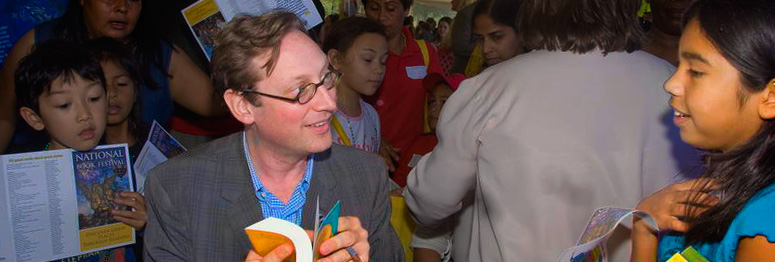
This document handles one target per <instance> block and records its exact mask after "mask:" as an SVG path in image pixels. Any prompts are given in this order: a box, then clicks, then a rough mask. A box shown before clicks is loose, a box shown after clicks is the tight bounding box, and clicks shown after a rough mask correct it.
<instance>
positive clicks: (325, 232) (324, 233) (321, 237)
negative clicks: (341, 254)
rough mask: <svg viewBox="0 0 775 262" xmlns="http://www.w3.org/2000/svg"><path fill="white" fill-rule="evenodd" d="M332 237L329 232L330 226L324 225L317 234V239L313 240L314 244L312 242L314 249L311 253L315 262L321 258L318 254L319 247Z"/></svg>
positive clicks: (331, 233)
mask: <svg viewBox="0 0 775 262" xmlns="http://www.w3.org/2000/svg"><path fill="white" fill-rule="evenodd" d="M333 236H334V234H333V232H331V225H325V226H323V227H322V228H320V232H318V238H317V239H315V242H313V243H314V244H315V247H314V248H313V253H314V254H315V255H314V256H313V260H314V261H317V260H318V259H320V258H321V257H322V255H321V254H320V245H321V244H323V242H326V240H328V239H329V238H331V237H333Z"/></svg>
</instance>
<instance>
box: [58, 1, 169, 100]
mask: <svg viewBox="0 0 775 262" xmlns="http://www.w3.org/2000/svg"><path fill="white" fill-rule="evenodd" d="M80 1H82V0H80ZM80 1H79V0H70V2H69V3H68V5H67V10H66V11H65V13H64V14H63V15H62V17H61V18H60V19H61V22H60V23H59V24H58V25H57V26H56V27H55V32H59V35H58V37H57V38H61V39H64V40H67V41H71V42H74V43H85V42H86V41H88V40H90V37H89V33H88V31H87V29H86V24H85V22H84V20H83V7H81V4H80ZM141 1H142V4H143V5H146V2H148V1H147V0H141ZM151 11H152V10H150V8H146V9H144V10H141V11H140V17H139V18H138V19H137V25H135V28H134V30H133V31H132V33H131V34H129V36H128V40H129V42H128V43H127V44H128V45H129V46H130V47H131V49H132V50H134V55H135V56H136V57H137V58H138V59H137V63H136V65H135V66H136V67H137V71H138V72H140V73H141V75H140V77H139V78H138V80H139V81H140V82H142V83H143V84H145V85H146V86H148V88H150V89H158V88H159V87H160V86H161V85H162V83H157V82H156V81H155V80H154V79H153V76H152V75H151V72H152V70H151V67H154V66H155V67H157V68H159V69H160V70H159V71H161V72H162V73H163V74H164V75H165V76H167V77H168V76H169V73H168V72H167V71H165V70H163V69H164V66H163V61H162V46H161V45H162V44H166V45H171V43H170V42H169V41H168V40H167V39H166V38H165V37H164V36H163V35H161V34H160V33H159V32H158V31H157V29H156V28H157V26H155V25H153V22H152V21H151V17H153V14H151Z"/></svg>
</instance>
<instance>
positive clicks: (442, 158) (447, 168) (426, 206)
mask: <svg viewBox="0 0 775 262" xmlns="http://www.w3.org/2000/svg"><path fill="white" fill-rule="evenodd" d="M476 80H477V79H475V78H474V79H469V80H466V81H464V82H463V83H461V85H460V88H459V89H458V90H457V92H455V93H454V94H453V95H452V96H451V97H450V98H449V100H447V102H446V103H445V104H444V109H443V110H442V113H441V116H440V118H439V123H438V125H437V128H436V135H437V136H438V139H439V143H438V144H437V145H436V148H434V150H433V152H431V153H429V154H427V155H426V156H425V157H423V158H422V159H421V160H420V161H419V162H418V164H417V166H416V167H415V168H414V169H413V170H412V171H411V172H410V173H409V176H408V178H407V187H406V190H405V191H404V197H405V198H406V203H407V205H408V206H409V209H410V210H412V213H413V215H414V216H415V218H416V219H417V220H418V222H419V223H421V224H435V223H436V222H438V221H440V220H442V219H444V218H446V217H448V216H450V215H452V214H454V213H456V212H458V211H459V210H460V209H461V207H462V204H461V201H462V199H463V197H464V196H465V195H466V194H467V193H468V192H469V191H470V190H473V189H474V186H475V185H476V173H477V151H478V148H479V144H480V143H479V139H478V138H479V134H480V132H481V130H482V128H483V127H484V124H483V123H484V122H485V120H483V119H481V118H482V116H481V115H482V114H481V112H480V109H479V106H478V105H479V104H480V101H478V100H480V99H481V94H478V92H477V89H478V87H479V86H480V85H479V84H478V83H475V81H476ZM420 210H421V211H422V212H418V211H420Z"/></svg>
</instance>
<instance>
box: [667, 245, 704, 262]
mask: <svg viewBox="0 0 775 262" xmlns="http://www.w3.org/2000/svg"><path fill="white" fill-rule="evenodd" d="M667 262H710V260H708V259H707V258H705V257H703V256H702V255H700V252H697V250H696V249H694V248H693V247H687V248H686V249H684V251H681V253H675V255H673V256H672V257H670V259H668V260H667Z"/></svg>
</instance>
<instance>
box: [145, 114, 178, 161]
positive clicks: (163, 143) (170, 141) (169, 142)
mask: <svg viewBox="0 0 775 262" xmlns="http://www.w3.org/2000/svg"><path fill="white" fill-rule="evenodd" d="M148 141H149V142H151V144H153V145H154V146H156V148H158V149H159V151H161V153H162V154H164V156H166V157H167V158H172V157H174V156H177V155H180V154H181V153H183V152H186V151H187V149H186V148H185V147H184V146H183V145H181V144H180V142H178V140H175V138H174V137H172V135H170V133H168V132H167V130H164V128H163V127H162V126H161V125H159V123H157V122H156V121H153V127H152V128H151V133H150V134H149V135H148Z"/></svg>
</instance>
